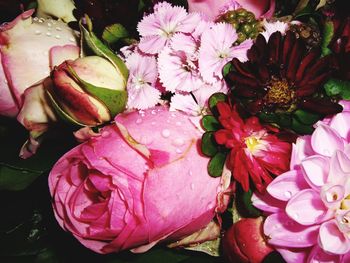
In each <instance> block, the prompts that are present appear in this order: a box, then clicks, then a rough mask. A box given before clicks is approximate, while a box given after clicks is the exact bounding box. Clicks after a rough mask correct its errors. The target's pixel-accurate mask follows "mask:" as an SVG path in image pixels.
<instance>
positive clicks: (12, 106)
mask: <svg viewBox="0 0 350 263" xmlns="http://www.w3.org/2000/svg"><path fill="white" fill-rule="evenodd" d="M1 62H2V60H1V52H0V115H3V116H7V117H15V116H16V115H17V114H18V106H17V104H16V101H15V99H14V97H13V95H12V93H11V90H10V87H9V85H8V81H7V79H6V76H5V72H4V69H3V66H2V63H1Z"/></svg>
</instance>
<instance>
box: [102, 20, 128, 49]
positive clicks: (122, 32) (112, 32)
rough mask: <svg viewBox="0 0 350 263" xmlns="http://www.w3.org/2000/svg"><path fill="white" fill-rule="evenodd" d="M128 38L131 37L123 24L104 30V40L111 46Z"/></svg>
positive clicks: (110, 26)
mask: <svg viewBox="0 0 350 263" xmlns="http://www.w3.org/2000/svg"><path fill="white" fill-rule="evenodd" d="M127 37H129V33H128V31H127V30H126V28H125V27H124V26H123V25H121V24H113V25H109V26H107V27H106V28H105V29H104V30H103V33H102V39H103V40H104V41H106V42H107V43H108V44H110V45H111V44H114V43H117V42H118V41H119V40H121V39H123V38H127Z"/></svg>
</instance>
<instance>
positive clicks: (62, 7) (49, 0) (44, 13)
mask: <svg viewBox="0 0 350 263" xmlns="http://www.w3.org/2000/svg"><path fill="white" fill-rule="evenodd" d="M37 1H38V9H37V11H36V14H37V16H38V17H44V18H46V17H48V16H51V17H54V18H57V19H61V20H62V21H64V22H66V23H69V22H71V21H75V20H76V19H75V17H74V16H73V9H74V8H75V6H74V1H73V0H60V1H57V0H37Z"/></svg>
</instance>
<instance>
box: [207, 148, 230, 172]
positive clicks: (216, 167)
mask: <svg viewBox="0 0 350 263" xmlns="http://www.w3.org/2000/svg"><path fill="white" fill-rule="evenodd" d="M226 156H227V153H223V152H218V153H216V154H215V156H214V157H213V158H211V160H210V161H209V164H208V172H209V175H210V176H212V177H219V176H221V175H222V171H223V168H224V164H225V161H226Z"/></svg>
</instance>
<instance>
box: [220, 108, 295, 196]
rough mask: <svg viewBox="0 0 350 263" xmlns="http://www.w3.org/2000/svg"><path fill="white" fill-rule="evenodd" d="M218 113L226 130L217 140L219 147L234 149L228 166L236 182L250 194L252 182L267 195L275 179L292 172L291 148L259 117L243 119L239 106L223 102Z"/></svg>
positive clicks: (229, 155) (228, 160) (221, 130)
mask: <svg viewBox="0 0 350 263" xmlns="http://www.w3.org/2000/svg"><path fill="white" fill-rule="evenodd" d="M217 110H218V113H219V118H218V119H219V122H220V124H221V125H222V127H223V128H222V129H220V130H218V131H216V132H215V133H214V136H215V140H216V142H217V143H218V144H220V145H224V146H225V148H228V149H230V152H229V154H228V159H227V165H228V168H229V169H230V170H231V171H232V174H233V177H234V179H235V180H236V181H238V182H239V183H240V184H241V185H242V187H243V190H244V191H246V192H247V191H248V190H249V181H250V179H251V180H252V182H253V183H254V185H255V187H256V189H257V190H258V191H259V192H263V191H264V190H265V188H266V186H267V185H268V184H269V183H270V182H271V181H272V179H273V176H277V175H280V174H281V173H283V172H286V171H287V170H288V169H289V161H290V152H291V145H290V144H289V143H287V142H283V141H281V140H279V139H278V137H277V136H276V134H275V132H273V131H272V130H271V129H268V128H265V127H263V126H262V125H261V124H260V122H259V119H258V118H257V117H254V116H253V117H250V118H248V119H246V120H243V119H241V117H240V116H239V114H238V112H237V110H236V106H233V107H231V106H230V105H229V104H228V103H226V102H219V103H218V104H217ZM276 130H277V129H276Z"/></svg>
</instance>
